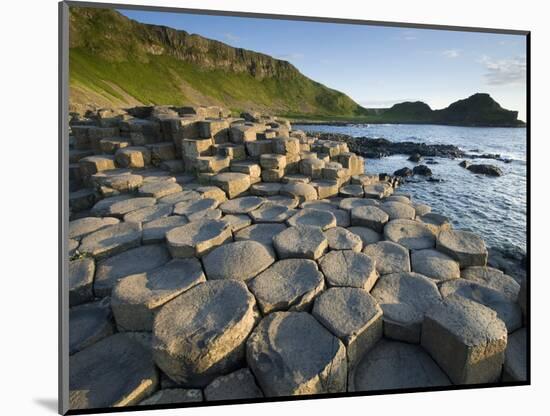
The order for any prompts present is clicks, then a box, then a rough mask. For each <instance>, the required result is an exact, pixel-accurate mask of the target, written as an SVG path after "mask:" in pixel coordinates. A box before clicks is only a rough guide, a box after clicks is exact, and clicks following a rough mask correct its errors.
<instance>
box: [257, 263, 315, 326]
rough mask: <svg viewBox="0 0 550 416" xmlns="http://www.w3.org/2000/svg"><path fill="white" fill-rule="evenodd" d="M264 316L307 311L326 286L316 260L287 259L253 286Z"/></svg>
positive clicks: (275, 265) (265, 273)
mask: <svg viewBox="0 0 550 416" xmlns="http://www.w3.org/2000/svg"><path fill="white" fill-rule="evenodd" d="M249 287H250V290H251V291H252V293H254V296H256V299H257V301H258V304H259V307H260V310H261V311H262V313H263V314H264V315H266V314H268V313H272V312H275V311H281V310H289V309H290V310H305V309H307V308H308V307H309V306H310V304H311V303H312V302H313V299H314V298H315V296H317V295H318V294H319V293H320V292H321V291H322V290H323V289H324V287H325V285H324V280H323V275H322V274H321V272H319V269H318V268H317V263H315V262H314V261H313V260H305V259H287V260H280V261H278V262H276V263H275V264H273V265H272V266H271V267H270V268H268V269H267V270H266V271H264V272H263V273H261V274H259V275H258V276H257V277H256V278H255V279H254V280H252V282H250V283H249Z"/></svg>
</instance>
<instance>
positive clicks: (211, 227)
mask: <svg viewBox="0 0 550 416" xmlns="http://www.w3.org/2000/svg"><path fill="white" fill-rule="evenodd" d="M231 237H232V234H231V228H230V226H229V224H228V223H227V222H225V221H223V220H209V219H201V220H197V221H193V222H190V223H189V224H185V225H183V226H181V227H176V228H173V229H171V230H170V231H168V232H167V233H166V242H167V244H168V249H169V250H170V254H172V257H179V258H186V257H202V256H203V255H205V254H206V253H208V252H209V251H210V250H212V249H213V248H214V247H217V246H219V245H221V244H223V243H225V242H226V241H228V240H231Z"/></svg>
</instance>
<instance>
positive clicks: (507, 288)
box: [460, 266, 520, 302]
mask: <svg viewBox="0 0 550 416" xmlns="http://www.w3.org/2000/svg"><path fill="white" fill-rule="evenodd" d="M460 277H462V278H463V279H466V280H471V281H473V282H476V283H479V284H482V285H484V286H487V287H490V288H491V289H494V290H496V291H497V292H500V293H502V294H503V295H504V296H506V297H507V298H508V299H509V300H511V301H512V302H515V301H516V299H517V298H518V294H519V290H520V285H519V284H518V282H516V281H515V280H514V278H513V277H511V276H508V275H507V274H504V273H503V272H501V271H500V270H498V269H495V268H493V267H486V266H472V267H467V268H465V269H463V270H462V272H461V273H460Z"/></svg>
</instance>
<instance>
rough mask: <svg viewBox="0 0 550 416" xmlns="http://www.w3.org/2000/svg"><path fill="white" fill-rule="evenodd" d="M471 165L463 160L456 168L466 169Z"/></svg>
mask: <svg viewBox="0 0 550 416" xmlns="http://www.w3.org/2000/svg"><path fill="white" fill-rule="evenodd" d="M471 164H472V163H471V162H469V161H467V160H463V161H462V162H460V163H459V164H458V166H460V167H463V168H466V169H468V167H469V166H470V165H471Z"/></svg>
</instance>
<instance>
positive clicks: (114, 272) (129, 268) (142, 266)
mask: <svg viewBox="0 0 550 416" xmlns="http://www.w3.org/2000/svg"><path fill="white" fill-rule="evenodd" d="M169 260H170V254H169V253H168V250H166V247H164V245H147V246H141V247H137V248H134V249H131V250H128V251H125V252H123V253H120V254H117V255H116V256H113V257H110V258H108V259H105V260H101V261H99V262H98V263H97V264H96V273H95V280H94V293H95V295H96V296H101V297H103V296H109V295H110V294H111V290H112V289H113V287H114V286H115V285H116V283H117V282H118V281H119V280H120V279H121V278H123V277H125V276H128V275H131V274H136V273H144V272H147V271H150V270H153V269H156V268H157V267H160V266H162V265H163V264H165V263H166V262H168V261H169Z"/></svg>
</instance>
